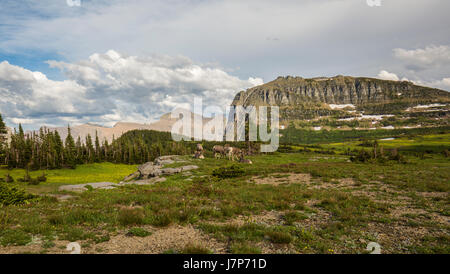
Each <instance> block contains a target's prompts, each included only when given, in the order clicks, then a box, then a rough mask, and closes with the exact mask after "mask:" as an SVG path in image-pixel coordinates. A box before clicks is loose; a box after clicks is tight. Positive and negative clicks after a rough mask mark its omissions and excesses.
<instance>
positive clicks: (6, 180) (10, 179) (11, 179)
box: [5, 174, 14, 183]
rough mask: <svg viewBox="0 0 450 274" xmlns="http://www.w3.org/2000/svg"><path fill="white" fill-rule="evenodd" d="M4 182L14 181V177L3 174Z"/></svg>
mask: <svg viewBox="0 0 450 274" xmlns="http://www.w3.org/2000/svg"><path fill="white" fill-rule="evenodd" d="M5 183H14V178H13V177H12V176H11V175H9V174H6V175H5Z"/></svg>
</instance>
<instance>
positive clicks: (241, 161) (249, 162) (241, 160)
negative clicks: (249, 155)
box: [239, 157, 253, 165]
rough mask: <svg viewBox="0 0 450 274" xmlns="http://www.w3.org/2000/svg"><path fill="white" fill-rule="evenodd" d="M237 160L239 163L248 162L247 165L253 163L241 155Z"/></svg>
mask: <svg viewBox="0 0 450 274" xmlns="http://www.w3.org/2000/svg"><path fill="white" fill-rule="evenodd" d="M239 162H240V163H244V164H249V165H251V164H253V162H252V160H250V159H244V157H242V158H241V159H240V160H239Z"/></svg>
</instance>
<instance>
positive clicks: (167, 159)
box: [154, 155, 184, 166]
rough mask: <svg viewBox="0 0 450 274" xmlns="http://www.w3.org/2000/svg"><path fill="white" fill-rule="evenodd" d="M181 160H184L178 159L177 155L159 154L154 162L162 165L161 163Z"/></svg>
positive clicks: (179, 161) (166, 163)
mask: <svg viewBox="0 0 450 274" xmlns="http://www.w3.org/2000/svg"><path fill="white" fill-rule="evenodd" d="M181 162H184V161H183V160H181V159H180V156H179V155H166V156H160V157H158V158H156V159H155V162H154V164H155V165H160V166H163V165H169V164H173V163H181Z"/></svg>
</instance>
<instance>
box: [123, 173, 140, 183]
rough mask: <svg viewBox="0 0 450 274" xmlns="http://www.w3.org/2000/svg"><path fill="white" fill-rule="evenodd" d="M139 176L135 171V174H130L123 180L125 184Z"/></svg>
mask: <svg viewBox="0 0 450 274" xmlns="http://www.w3.org/2000/svg"><path fill="white" fill-rule="evenodd" d="M140 175H141V173H140V172H139V171H136V172H135V173H132V174H130V175H128V176H127V177H125V178H124V179H123V180H124V181H125V182H128V181H131V180H134V179H137V178H139V176H140Z"/></svg>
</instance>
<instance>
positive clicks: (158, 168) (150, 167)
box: [124, 155, 198, 182]
mask: <svg viewBox="0 0 450 274" xmlns="http://www.w3.org/2000/svg"><path fill="white" fill-rule="evenodd" d="M182 162H185V161H183V160H182V159H180V156H178V155H168V156H161V157H158V158H156V159H155V161H153V162H147V163H145V164H142V165H140V166H139V167H138V171H136V172H135V173H133V174H130V175H128V176H127V177H125V178H124V181H125V182H129V181H132V180H136V179H137V180H143V179H149V178H153V177H159V176H162V175H172V174H176V173H181V172H184V171H189V170H193V169H197V168H198V166H195V165H186V166H182V167H175V168H171V167H168V168H164V165H167V164H173V163H182Z"/></svg>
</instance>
